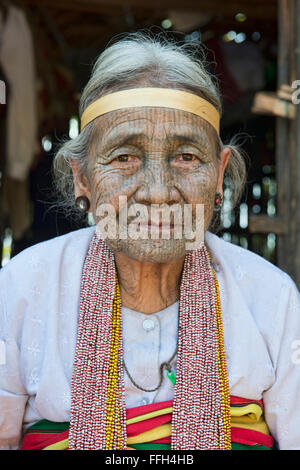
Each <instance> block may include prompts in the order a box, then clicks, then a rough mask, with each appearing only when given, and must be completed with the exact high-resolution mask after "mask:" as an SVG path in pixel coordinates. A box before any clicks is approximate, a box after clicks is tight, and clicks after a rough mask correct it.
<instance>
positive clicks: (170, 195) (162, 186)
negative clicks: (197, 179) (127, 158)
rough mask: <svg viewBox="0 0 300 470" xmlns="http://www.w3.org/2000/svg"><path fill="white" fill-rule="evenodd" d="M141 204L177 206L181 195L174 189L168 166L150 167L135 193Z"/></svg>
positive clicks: (156, 165)
mask: <svg viewBox="0 0 300 470" xmlns="http://www.w3.org/2000/svg"><path fill="white" fill-rule="evenodd" d="M135 199H136V202H138V203H140V204H175V203H177V202H179V200H180V195H179V193H178V190H177V189H176V188H175V187H174V181H173V178H172V174H171V171H170V170H169V169H168V168H167V165H166V164H155V165H153V164H152V165H148V166H147V168H146V169H145V172H144V175H143V180H142V181H141V185H140V186H139V188H138V189H137V191H136V193H135Z"/></svg>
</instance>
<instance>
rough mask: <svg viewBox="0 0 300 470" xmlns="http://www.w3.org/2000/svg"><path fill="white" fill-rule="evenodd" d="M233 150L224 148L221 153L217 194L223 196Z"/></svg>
mask: <svg viewBox="0 0 300 470" xmlns="http://www.w3.org/2000/svg"><path fill="white" fill-rule="evenodd" d="M230 153H231V150H230V148H229V147H224V148H223V149H222V150H221V153H220V160H219V168H218V182H217V190H216V192H217V193H220V194H221V195H222V196H223V180H224V173H225V169H226V166H227V164H228V161H229V158H230Z"/></svg>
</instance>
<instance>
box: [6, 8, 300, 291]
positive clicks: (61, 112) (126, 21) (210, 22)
mask: <svg viewBox="0 0 300 470" xmlns="http://www.w3.org/2000/svg"><path fill="white" fill-rule="evenodd" d="M149 28H151V31H152V33H153V34H159V33H160V32H161V31H162V30H164V31H168V34H169V35H171V36H173V37H174V38H175V39H178V41H181V42H182V41H193V42H198V43H203V44H205V46H206V47H207V50H208V59H209V60H210V70H211V72H213V73H214V74H215V75H216V76H217V78H218V80H219V85H220V89H221V93H222V99H223V106H224V113H223V117H222V121H221V138H222V140H223V142H224V143H226V142H229V140H230V138H231V137H232V136H233V135H235V134H239V135H240V138H239V143H240V144H241V146H242V148H243V149H244V151H245V152H246V153H247V154H248V160H247V168H248V181H247V187H246V190H245V192H244V194H243V197H242V199H241V201H240V203H239V205H238V207H237V208H235V209H233V207H232V201H231V190H230V188H229V187H228V184H227V183H228V182H226V180H225V189H224V205H223V212H222V229H221V231H220V233H219V234H220V236H222V237H223V238H224V239H225V240H228V241H231V242H233V243H235V244H238V245H241V246H243V247H245V248H248V249H250V250H252V251H254V252H256V253H258V254H259V255H261V256H263V257H264V258H265V259H267V260H269V261H270V262H272V263H274V264H276V265H277V266H279V267H280V268H281V269H283V270H285V271H286V272H288V274H290V275H291V276H292V277H293V278H294V280H295V281H296V282H297V283H298V284H300V266H299V265H300V243H299V242H300V240H299V213H300V211H299V208H298V205H299V204H300V189H299V187H298V186H299V179H298V178H299V177H300V142H299V141H300V125H299V123H300V118H299V110H298V108H299V106H297V105H296V103H295V99H294V98H295V93H296V88H295V86H296V85H297V83H295V80H296V79H297V78H298V79H299V80H300V54H299V51H300V1H299V0H279V1H276V0H262V1H259V0H251V1H250V0H248V1H244V0H242V1H237V0H234V1H231V0H227V1H226V2H225V1H223V0H185V1H184V2H181V1H179V0H151V1H148V0H144V1H141V0H128V1H122V0H40V1H39V0H22V1H21V0H20V1H7V0H0V80H1V82H0V175H1V177H0V208H1V213H0V214H1V215H0V266H4V265H5V264H6V263H7V262H8V260H9V259H10V258H11V257H12V256H14V255H15V254H17V253H18V252H19V251H21V250H23V249H24V248H26V247H28V246H30V245H32V244H35V243H38V242H41V241H43V240H47V239H49V238H52V237H55V236H57V235H61V234H64V233H67V232H68V231H71V230H75V229H77V228H79V227H81V226H84V225H86V224H88V223H89V220H86V221H84V222H82V223H80V224H78V223H75V222H74V221H72V220H68V219H67V218H66V217H65V215H64V214H62V213H60V212H58V211H57V210H55V209H53V202H54V197H55V195H54V193H53V182H52V175H51V166H52V161H53V157H54V154H55V150H56V149H57V146H58V145H59V143H60V142H61V141H62V139H65V138H74V137H75V136H76V135H77V134H78V132H79V122H78V101H79V98H80V93H81V91H82V89H83V87H84V85H85V84H86V82H87V80H88V79H89V76H90V72H91V67H92V64H93V62H94V61H95V58H96V57H97V56H98V55H99V53H100V52H101V51H102V50H103V49H104V48H105V47H106V45H107V44H108V42H109V41H110V40H111V39H112V38H113V37H114V36H116V35H118V34H120V33H124V32H130V31H137V30H141V29H149ZM298 88H300V83H299V85H298Z"/></svg>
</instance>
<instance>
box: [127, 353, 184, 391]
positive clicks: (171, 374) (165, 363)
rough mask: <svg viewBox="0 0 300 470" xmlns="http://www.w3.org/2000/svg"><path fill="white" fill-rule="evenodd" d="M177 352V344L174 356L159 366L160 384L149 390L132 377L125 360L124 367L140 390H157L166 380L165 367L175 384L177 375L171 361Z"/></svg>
mask: <svg viewBox="0 0 300 470" xmlns="http://www.w3.org/2000/svg"><path fill="white" fill-rule="evenodd" d="M176 354H177V346H176V349H175V351H174V353H173V355H172V357H170V359H169V360H168V361H167V362H163V363H162V364H161V365H160V368H159V373H160V380H159V384H158V385H157V387H155V388H152V389H150V390H147V389H146V388H143V387H141V386H140V385H138V384H137V383H136V382H135V380H134V379H133V378H132V376H131V375H130V374H129V372H128V369H127V367H126V364H125V361H124V362H123V363H124V369H125V371H126V374H127V375H128V377H129V380H130V381H131V383H132V384H133V385H134V386H135V387H136V388H138V389H139V390H142V391H143V392H156V390H158V389H159V388H160V386H161V384H162V382H163V380H164V376H163V371H164V369H166V370H167V371H168V372H169V374H168V377H169V379H170V380H171V381H172V382H173V384H175V375H174V372H173V371H172V366H171V362H172V361H173V359H174V358H175V356H176Z"/></svg>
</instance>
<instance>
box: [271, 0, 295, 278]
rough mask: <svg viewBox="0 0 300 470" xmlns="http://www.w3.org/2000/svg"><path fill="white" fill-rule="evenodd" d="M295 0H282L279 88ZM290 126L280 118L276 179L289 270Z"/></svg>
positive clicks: (280, 242) (286, 70)
mask: <svg viewBox="0 0 300 470" xmlns="http://www.w3.org/2000/svg"><path fill="white" fill-rule="evenodd" d="M291 1H293V0H279V2H278V61H277V70H278V72H277V89H278V90H279V88H280V87H281V85H283V84H290V67H289V51H290V31H291V24H290V5H291ZM289 126H290V122H289V120H288V119H286V118H281V117H277V118H276V141H275V143H276V147H275V148H276V180H277V213H278V215H279V216H280V217H281V218H282V219H283V220H284V224H285V226H286V233H285V234H282V235H278V236H277V264H278V266H279V267H280V268H281V269H283V270H284V271H286V272H289V271H290V267H289V246H288V237H289V234H288V231H289V230H288V225H289V215H290V214H289V199H290V195H289V187H290V184H289V183H290V158H289V153H290V152H289Z"/></svg>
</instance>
